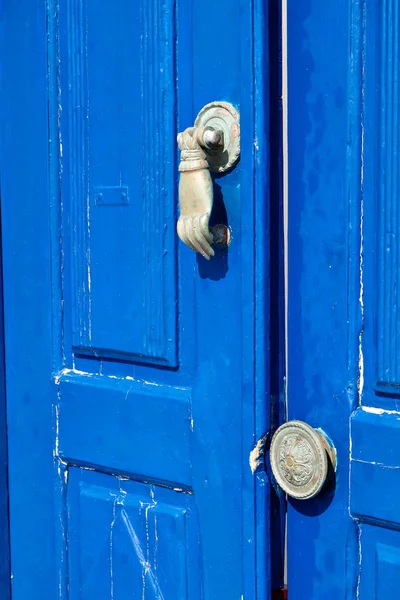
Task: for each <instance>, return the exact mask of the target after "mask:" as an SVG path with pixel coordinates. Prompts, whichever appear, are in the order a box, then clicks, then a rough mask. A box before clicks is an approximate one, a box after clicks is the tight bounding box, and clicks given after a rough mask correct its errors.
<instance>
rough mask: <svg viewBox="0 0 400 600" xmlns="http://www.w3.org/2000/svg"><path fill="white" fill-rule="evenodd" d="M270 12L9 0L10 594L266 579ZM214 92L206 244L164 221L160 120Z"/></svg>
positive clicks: (171, 147)
mask: <svg viewBox="0 0 400 600" xmlns="http://www.w3.org/2000/svg"><path fill="white" fill-rule="evenodd" d="M211 8H212V9H211ZM265 13H266V6H265V3H264V2H258V1H254V2H248V0H246V1H244V0H229V1H228V0H220V1H219V2H217V3H213V4H212V7H211V6H207V5H206V4H205V3H204V2H201V1H200V0H186V1H179V2H176V1H175V0H140V1H139V0H136V1H132V0H126V1H125V0H118V1H115V0H114V1H112V0H109V1H105V0H65V1H63V2H56V1H53V0H50V1H47V2H46V1H45V0H29V1H28V0H23V1H21V2H11V1H10V0H5V2H3V4H2V8H1V36H2V54H1V56H2V60H1V62H2V66H1V70H2V121H3V124H2V128H3V133H2V156H1V161H2V163H1V202H2V244H3V257H4V297H5V308H4V313H5V345H6V354H7V356H6V363H7V366H6V379H7V411H8V412H7V414H8V443H9V492H10V528H11V533H10V539H11V541H10V545H11V563H12V598H13V600H22V599H24V600H26V598H30V599H32V600H34V599H36V598H37V599H39V598H40V599H41V600H43V599H46V600H50V599H54V598H70V599H71V600H77V599H78V598H79V599H81V600H93V599H94V598H96V599H97V600H103V599H104V600H106V599H107V600H111V599H113V598H114V599H116V600H128V599H129V600H131V599H132V600H133V599H139V598H140V599H146V600H150V599H156V598H157V599H165V600H167V599H170V600H178V599H179V600H180V599H186V598H188V599H191V600H195V599H196V600H199V599H202V598H204V599H208V600H211V599H218V600H221V599H222V598H225V599H228V598H229V599H234V598H235V599H237V600H239V599H241V598H242V599H244V598H245V599H248V600H252V599H254V598H260V599H263V598H268V597H269V593H270V548H269V506H270V488H269V484H268V483H267V481H266V479H265V476H264V475H263V469H262V460H261V458H262V456H261V451H259V449H262V444H258V446H257V445H256V444H257V441H258V440H259V439H260V438H262V437H263V436H264V434H265V433H266V432H267V431H268V429H269V389H268V366H267V365H268V344H269V342H268V339H269V334H268V323H269V318H268V314H269V313H268V310H269V309H268V306H269V304H268V266H267V265H268V244H267V240H268V235H269V234H268V218H267V216H268V213H269V209H268V206H269V197H268V185H267V184H268V105H267V97H268V86H267V82H268V61H267V58H268V57H267V39H266V26H265V24H266V14H265ZM214 100H217V101H220V100H221V101H229V102H231V103H232V104H233V105H234V106H235V107H236V108H237V109H238V111H239V112H240V121H241V131H242V135H241V161H240V164H239V165H238V166H237V167H236V168H235V169H234V170H233V171H232V172H231V173H229V174H228V175H226V176H225V177H221V178H218V179H216V180H215V181H214V192H215V203H214V212H213V215H212V221H213V223H214V224H218V223H223V224H225V225H227V226H229V227H230V229H231V238H232V241H231V245H230V247H229V250H228V251H227V252H217V253H216V256H215V257H214V258H213V259H212V260H211V261H210V262H207V261H205V260H204V259H203V258H202V257H198V256H196V255H195V253H194V252H192V251H191V250H190V249H188V248H187V247H186V246H184V245H183V244H181V243H180V242H179V243H178V238H177V236H176V221H177V217H178V214H177V186H176V183H177V178H178V157H177V144H176V136H177V133H178V131H182V130H183V129H185V128H186V127H189V126H191V125H193V122H194V119H195V117H196V115H197V113H198V112H199V110H200V109H201V108H202V107H203V106H204V105H205V104H207V103H209V102H211V101H214ZM254 447H256V450H255V452H253V454H252V455H251V452H252V451H253V449H254ZM250 458H251V460H250Z"/></svg>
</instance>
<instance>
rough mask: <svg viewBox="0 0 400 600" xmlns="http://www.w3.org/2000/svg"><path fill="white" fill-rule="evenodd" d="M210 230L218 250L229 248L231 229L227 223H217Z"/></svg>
mask: <svg viewBox="0 0 400 600" xmlns="http://www.w3.org/2000/svg"><path fill="white" fill-rule="evenodd" d="M210 231H211V233H212V234H213V237H214V242H213V246H215V247H216V248H217V249H218V250H220V251H223V250H227V249H228V247H229V244H230V243H231V230H230V229H229V227H227V226H226V225H222V224H221V225H215V226H214V227H210Z"/></svg>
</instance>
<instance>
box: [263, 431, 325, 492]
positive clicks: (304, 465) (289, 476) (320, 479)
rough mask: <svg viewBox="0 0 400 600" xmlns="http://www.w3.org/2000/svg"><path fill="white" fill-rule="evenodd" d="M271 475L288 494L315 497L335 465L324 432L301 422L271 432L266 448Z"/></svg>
mask: <svg viewBox="0 0 400 600" xmlns="http://www.w3.org/2000/svg"><path fill="white" fill-rule="evenodd" d="M270 461H271V468H272V472H273V474H274V477H275V479H276V481H277V483H278V484H279V486H280V487H281V488H282V489H283V491H284V492H286V494H288V496H291V497H292V498H296V499H298V500H307V499H309V498H313V497H314V496H316V495H317V494H318V493H319V492H320V491H321V489H322V488H323V486H324V483H325V481H326V479H327V476H328V470H329V462H331V464H332V467H333V468H334V469H335V467H336V452H335V449H334V448H333V447H332V445H331V444H330V442H329V440H328V438H327V437H326V435H325V434H324V433H323V432H322V431H319V430H316V429H314V428H313V427H310V425H307V423H303V421H289V422H288V423H284V424H283V425H281V427H279V429H277V431H276V432H275V434H274V436H273V438H272V442H271V448H270Z"/></svg>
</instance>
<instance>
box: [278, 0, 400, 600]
mask: <svg viewBox="0 0 400 600" xmlns="http://www.w3.org/2000/svg"><path fill="white" fill-rule="evenodd" d="M287 8H288V11H287V15H288V17H287V33H288V35H287V39H288V46H287V52H288V53H287V56H288V206H287V218H288V240H287V251H288V416H289V420H293V419H296V420H297V419H298V420H301V421H304V422H306V423H307V424H309V425H310V426H312V427H313V428H315V429H318V428H321V429H322V430H323V431H324V432H325V434H327V435H328V436H329V438H330V439H331V440H332V442H333V445H334V447H335V448H336V451H337V467H336V473H331V476H330V478H328V482H327V484H326V486H325V488H324V489H323V490H322V491H321V492H320V494H318V495H317V496H315V497H314V498H312V499H310V500H293V499H290V498H289V500H288V588H289V597H290V598H291V599H292V600H303V599H304V600H306V599H307V600H310V599H313V600H314V599H315V600H317V599H318V600H331V599H332V600H333V599H335V600H339V599H345V598H346V599H350V598H360V599H361V600H384V599H387V598H398V597H399V589H400V533H399V529H400V508H399V493H400V444H399V440H400V412H399V389H400V388H399V384H400V371H399V365H400V342H399V340H400V337H399V336H400V318H399V293H400V291H399V290H400V285H399V283H400V279H399V273H400V210H399V191H400V187H399V180H398V177H399V157H400V154H399V149H400V137H399V107H400V88H399V86H400V80H399V57H400V38H399V28H400V12H399V10H400V5H399V2H398V0H372V1H367V2H364V1H361V0H360V1H358V0H357V1H353V0H339V1H337V0H334V1H333V0H332V1H328V2H320V1H319V0H308V1H306V2H297V1H296V0H289V1H288V7H287Z"/></svg>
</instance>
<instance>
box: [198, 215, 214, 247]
mask: <svg viewBox="0 0 400 600" xmlns="http://www.w3.org/2000/svg"><path fill="white" fill-rule="evenodd" d="M209 218H210V215H208V214H205V215H201V217H200V229H201V232H202V234H203V235H204V237H205V238H206V240H207V242H208V243H209V244H212V243H213V241H214V236H213V234H212V233H211V231H210V229H209V227H208V221H209ZM213 255H214V252H213Z"/></svg>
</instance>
